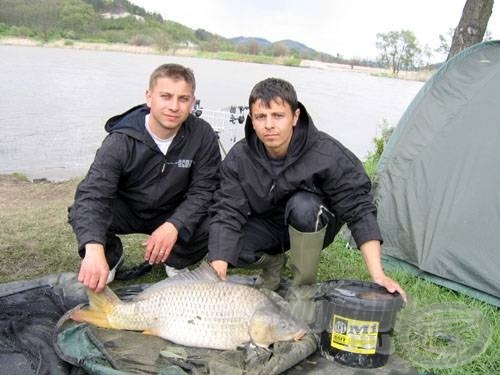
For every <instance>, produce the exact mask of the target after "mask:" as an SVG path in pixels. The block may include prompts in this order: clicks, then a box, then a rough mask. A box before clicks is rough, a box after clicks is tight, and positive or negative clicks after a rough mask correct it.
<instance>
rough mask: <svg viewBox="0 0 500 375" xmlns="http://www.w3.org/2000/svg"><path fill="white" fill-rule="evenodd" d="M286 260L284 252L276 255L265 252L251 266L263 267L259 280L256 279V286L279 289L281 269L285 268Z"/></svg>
mask: <svg viewBox="0 0 500 375" xmlns="http://www.w3.org/2000/svg"><path fill="white" fill-rule="evenodd" d="M285 262H286V257H285V254H284V253H279V254H275V255H271V254H264V255H262V256H261V257H260V259H259V260H258V261H257V262H255V263H254V264H252V265H251V267H250V268H261V269H262V272H261V273H260V275H259V277H258V278H257V280H255V287H256V288H259V289H260V288H266V289H269V290H273V291H274V290H277V289H278V288H279V286H280V281H281V271H282V270H283V268H284V266H285Z"/></svg>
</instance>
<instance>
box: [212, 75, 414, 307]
mask: <svg viewBox="0 0 500 375" xmlns="http://www.w3.org/2000/svg"><path fill="white" fill-rule="evenodd" d="M249 106H250V114H249V117H248V118H247V122H246V126H245V139H243V140H241V141H240V142H238V143H237V144H236V145H234V146H233V148H232V149H231V150H230V151H229V153H228V155H227V156H226V158H225V159H224V161H223V162H222V165H221V185H220V188H219V189H218V190H217V191H216V193H215V203H214V205H213V206H212V207H211V209H210V212H211V215H212V217H211V221H210V237H209V253H208V258H209V261H210V262H211V264H212V266H213V267H214V268H215V270H216V271H217V272H218V273H219V275H220V276H221V277H222V278H225V277H226V272H227V268H228V265H232V266H235V267H250V268H262V273H261V275H260V278H259V280H258V283H259V284H260V286H262V287H266V288H269V289H272V290H275V289H277V288H278V287H279V284H280V274H281V270H282V268H283V266H284V264H285V259H286V258H285V255H284V252H285V251H288V250H290V263H291V264H290V266H291V269H292V271H293V286H301V285H310V284H313V283H315V282H316V272H317V267H318V262H319V257H320V253H321V250H322V249H323V248H325V247H326V246H328V245H329V244H330V243H332V241H333V239H334V237H335V235H336V234H337V233H338V231H339V230H340V227H341V226H342V225H343V224H344V223H347V225H348V226H349V228H350V230H351V232H352V235H353V237H354V239H355V241H356V244H357V245H358V247H359V248H360V249H361V251H362V253H363V256H364V259H365V262H366V264H367V267H368V270H369V272H370V275H371V277H372V279H373V281H374V282H376V283H378V284H380V285H382V286H384V287H385V288H386V289H387V290H388V291H389V292H395V291H397V292H399V293H401V294H402V295H403V298H406V297H405V294H404V291H403V289H402V288H401V287H400V286H399V284H398V283H397V282H395V281H394V280H392V279H391V278H390V277H388V276H386V275H385V273H384V271H383V269H382V264H381V259H380V257H381V255H380V252H381V250H380V244H381V241H382V238H381V235H380V230H379V227H378V224H377V218H376V207H375V206H374V204H373V202H372V196H371V194H370V187H371V184H370V180H369V178H368V177H367V175H366V173H365V171H364V169H363V166H362V164H361V162H360V161H359V160H358V158H356V156H355V155H354V154H353V153H352V152H350V151H349V150H348V149H346V148H345V147H344V146H343V145H342V144H340V142H338V141H337V140H335V139H334V138H332V137H331V136H329V135H327V134H325V133H323V132H321V131H318V130H317V129H316V127H315V126H314V123H313V121H312V119H311V117H310V116H309V114H308V113H307V111H306V109H305V107H304V106H303V105H302V104H301V103H300V102H298V100H297V95H296V93H295V89H294V88H293V86H292V85H291V84H290V83H289V82H287V81H284V80H282V79H276V78H268V79H266V80H264V81H261V82H259V83H257V85H255V87H254V88H253V90H252V92H251V94H250V98H249Z"/></svg>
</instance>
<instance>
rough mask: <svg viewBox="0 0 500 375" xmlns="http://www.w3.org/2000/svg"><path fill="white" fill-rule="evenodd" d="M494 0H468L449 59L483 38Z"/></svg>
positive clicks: (456, 31)
mask: <svg viewBox="0 0 500 375" xmlns="http://www.w3.org/2000/svg"><path fill="white" fill-rule="evenodd" d="M493 2H494V1H493V0H467V1H466V3H465V6H464V9H463V11H462V17H461V18H460V22H459V23H458V26H457V28H456V29H455V33H454V34H453V40H452V41H451V47H450V52H449V53H448V58H447V60H449V59H451V58H452V57H453V56H455V55H456V54H457V53H459V52H460V51H462V50H464V49H466V48H467V47H470V46H472V45H473V44H476V43H479V42H481V41H482V40H483V37H484V33H485V32H486V27H487V26H488V21H489V19H490V16H491V12H492V11H493Z"/></svg>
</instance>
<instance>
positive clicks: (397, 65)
mask: <svg viewBox="0 0 500 375" xmlns="http://www.w3.org/2000/svg"><path fill="white" fill-rule="evenodd" d="M376 46H377V48H378V49H379V50H380V58H379V59H380V62H381V63H382V65H383V66H386V67H390V68H391V70H392V73H393V74H395V75H397V74H398V73H399V71H400V70H410V69H414V68H415V66H416V63H417V58H418V56H419V54H420V48H419V47H418V42H417V38H416V37H415V35H414V34H413V32H411V31H409V30H401V31H389V32H388V33H378V34H377V44H376Z"/></svg>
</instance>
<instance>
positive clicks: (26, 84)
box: [0, 45, 422, 180]
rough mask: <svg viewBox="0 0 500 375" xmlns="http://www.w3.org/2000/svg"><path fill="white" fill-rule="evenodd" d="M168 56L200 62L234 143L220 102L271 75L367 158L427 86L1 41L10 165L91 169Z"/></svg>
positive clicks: (1, 113) (2, 166)
mask: <svg viewBox="0 0 500 375" xmlns="http://www.w3.org/2000/svg"><path fill="white" fill-rule="evenodd" d="M165 62H176V63H180V64H183V65H186V66H189V67H191V68H192V69H193V70H194V72H195V75H196V79H197V89H196V97H197V98H198V99H200V100H201V105H202V107H203V108H204V109H205V111H204V114H203V116H205V115H207V120H210V119H213V121H214V122H217V123H216V124H215V125H217V126H220V127H221V128H222V131H221V133H220V135H221V141H222V144H223V146H224V149H225V150H227V149H229V148H230V147H231V145H232V144H233V143H234V141H235V140H236V139H238V138H240V137H241V136H242V135H243V126H242V125H240V124H238V123H237V122H236V124H232V123H230V122H227V121H222V120H221V119H220V118H219V117H218V114H217V113H213V116H209V115H210V114H211V112H210V110H220V109H222V108H227V107H229V106H231V105H246V104H247V101H248V94H249V93H250V90H251V88H252V87H253V85H254V84H255V83H256V82H258V81H260V80H262V79H265V78H267V77H279V78H284V79H286V80H288V81H290V82H291V83H292V84H293V85H294V86H295V88H296V90H297V94H298V96H299V100H300V101H301V102H302V103H303V104H304V105H305V106H306V108H307V109H308V111H309V112H310V114H311V116H312V118H313V120H314V122H315V124H316V126H317V127H318V128H319V129H321V130H323V131H325V132H327V133H329V134H331V135H332V136H334V137H335V138H337V139H338V140H339V141H341V142H342V143H343V144H344V145H345V146H347V147H348V148H350V149H351V150H352V151H353V152H354V153H355V154H356V155H357V156H358V157H359V158H360V159H364V158H365V157H366V156H367V154H368V153H369V152H370V151H372V150H373V138H374V137H375V136H377V135H379V134H380V125H381V124H382V122H383V121H384V120H385V121H387V122H388V123H389V124H390V125H391V126H395V125H396V124H397V122H398V120H399V118H400V117H401V116H402V114H403V112H404V111H405V109H406V107H407V106H408V104H409V103H410V102H411V100H412V99H413V97H414V96H415V95H416V93H417V92H418V90H419V89H420V88H421V87H422V83H420V82H413V81H403V80H396V79H390V78H381V77H373V76H370V75H368V74H364V73H356V72H350V71H334V70H321V69H313V68H295V67H284V66H275V65H263V64H252V63H240V62H227V61H217V60H207V59H198V58H189V57H175V56H162V55H141V54H130V53H121V52H109V51H86V50H76V49H62V48H61V49H57V48H42V47H21V46H6V45H0V89H1V92H2V98H1V99H0V173H14V172H17V173H22V174H25V175H27V176H28V177H29V178H47V179H49V180H65V179H69V178H74V177H81V176H83V175H84V174H85V173H86V171H87V169H88V167H89V165H90V163H91V162H92V160H93V157H94V154H95V151H96V149H97V148H98V147H99V145H100V144H101V142H102V139H103V138H104V136H105V132H104V123H105V121H106V120H107V119H108V118H109V117H112V116H114V115H115V114H118V113H122V112H124V111H125V110H127V109H128V108H129V107H131V106H133V105H136V104H139V103H143V102H144V93H145V90H146V88H147V83H148V79H149V75H150V73H151V72H152V71H153V70H154V69H155V68H156V67H157V66H158V65H160V64H162V63H165ZM226 120H227V118H226Z"/></svg>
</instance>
